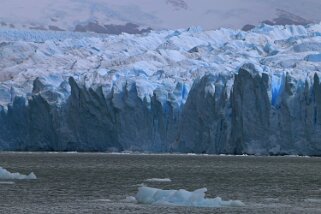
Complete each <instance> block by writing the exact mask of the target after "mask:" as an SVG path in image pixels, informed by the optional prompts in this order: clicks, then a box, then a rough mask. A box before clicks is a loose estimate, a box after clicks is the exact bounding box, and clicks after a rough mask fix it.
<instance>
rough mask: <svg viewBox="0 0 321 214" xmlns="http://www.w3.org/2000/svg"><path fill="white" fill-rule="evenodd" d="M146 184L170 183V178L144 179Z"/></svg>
mask: <svg viewBox="0 0 321 214" xmlns="http://www.w3.org/2000/svg"><path fill="white" fill-rule="evenodd" d="M145 181H146V182H172V180H171V179H170V178H150V179H146V180H145Z"/></svg>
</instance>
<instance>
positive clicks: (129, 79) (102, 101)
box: [0, 25, 321, 155]
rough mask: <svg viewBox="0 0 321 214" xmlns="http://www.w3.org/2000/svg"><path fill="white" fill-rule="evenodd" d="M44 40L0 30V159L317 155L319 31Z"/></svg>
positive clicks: (320, 139)
mask: <svg viewBox="0 0 321 214" xmlns="http://www.w3.org/2000/svg"><path fill="white" fill-rule="evenodd" d="M48 34H49V35H48V39H45V38H46V32H41V33H40V32H37V31H34V32H32V31H28V32H19V31H12V32H9V33H8V31H5V32H2V31H1V30H0V149H1V150H31V151H74V150H76V151H124V150H130V151H148V152H193V153H212V154H221V153H225V154H244V153H246V154H263V155H266V154H300V155H321V83H320V79H319V77H320V71H319V70H320V65H321V64H320V63H321V60H318V59H319V57H318V56H319V55H320V53H321V45H320V44H321V25H310V26H307V27H303V26H273V27H271V26H268V25H261V26H259V27H257V28H255V29H253V30H252V31H250V32H242V31H235V30H230V29H220V30H215V31H202V30H201V29H199V28H189V29H187V30H185V29H181V30H176V31H158V32H151V33H148V34H145V35H127V34H123V35H120V36H102V35H99V36H98V35H97V36H95V34H90V35H89V34H84V36H83V37H82V36H81V34H76V35H73V34H72V33H70V34H64V35H63V36H61V35H60V34H50V33H48ZM39 38H41V39H39Z"/></svg>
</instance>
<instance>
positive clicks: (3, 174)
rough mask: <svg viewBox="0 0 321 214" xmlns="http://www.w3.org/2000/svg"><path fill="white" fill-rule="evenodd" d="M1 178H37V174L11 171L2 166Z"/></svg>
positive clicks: (0, 168) (0, 170)
mask: <svg viewBox="0 0 321 214" xmlns="http://www.w3.org/2000/svg"><path fill="white" fill-rule="evenodd" d="M0 179H3V180H11V179H17V180H23V179H30V180H31V179H37V177H36V175H35V174H34V173H33V172H31V173H30V174H29V175H23V174H20V173H18V172H14V173H11V172H9V171H8V170H6V169H4V168H2V167H0Z"/></svg>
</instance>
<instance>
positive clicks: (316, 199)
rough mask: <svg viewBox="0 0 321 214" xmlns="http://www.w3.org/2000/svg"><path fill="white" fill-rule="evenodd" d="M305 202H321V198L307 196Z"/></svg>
mask: <svg viewBox="0 0 321 214" xmlns="http://www.w3.org/2000/svg"><path fill="white" fill-rule="evenodd" d="M304 202H307V203H318V204H321V199H320V198H307V199H304Z"/></svg>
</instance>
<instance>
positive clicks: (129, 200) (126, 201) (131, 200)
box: [122, 196, 137, 203]
mask: <svg viewBox="0 0 321 214" xmlns="http://www.w3.org/2000/svg"><path fill="white" fill-rule="evenodd" d="M122 202H125V203H137V200H136V198H135V197H134V196H127V197H126V198H125V199H124V200H122Z"/></svg>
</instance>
